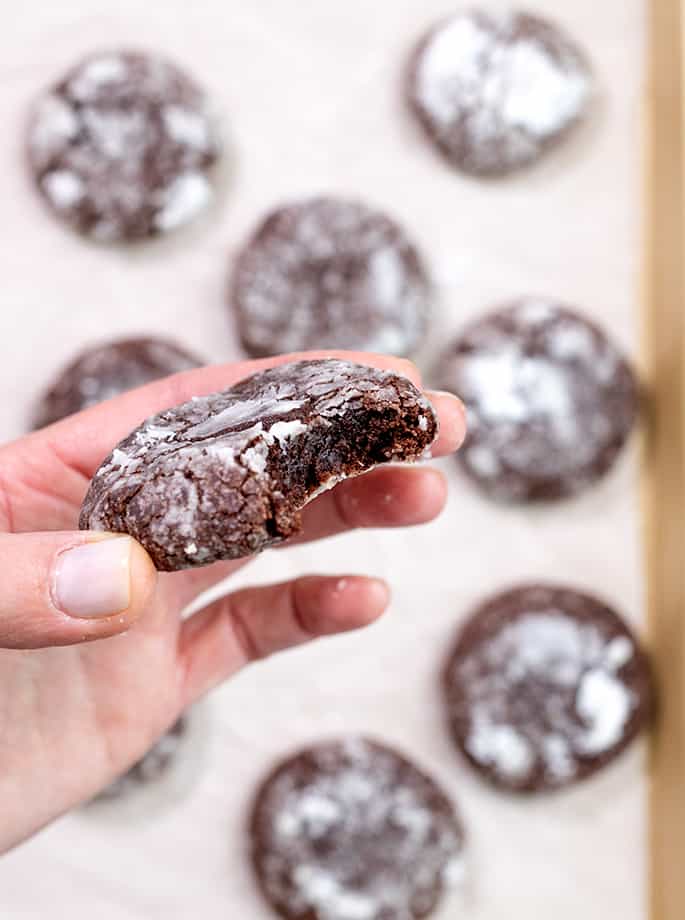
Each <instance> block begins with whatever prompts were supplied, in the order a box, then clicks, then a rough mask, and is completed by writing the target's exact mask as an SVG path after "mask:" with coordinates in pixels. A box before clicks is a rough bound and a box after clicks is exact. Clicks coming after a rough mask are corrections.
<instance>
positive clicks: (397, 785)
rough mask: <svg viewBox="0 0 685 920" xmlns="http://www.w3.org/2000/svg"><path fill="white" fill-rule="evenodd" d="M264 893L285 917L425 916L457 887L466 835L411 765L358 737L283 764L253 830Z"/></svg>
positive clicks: (268, 783)
mask: <svg viewBox="0 0 685 920" xmlns="http://www.w3.org/2000/svg"><path fill="white" fill-rule="evenodd" d="M250 833H251V846H252V862H253V866H254V869H255V872H256V875H257V880H258V882H259V885H260V888H261V889H262V892H263V894H264V896H265V897H266V899H267V900H268V902H269V903H270V904H271V906H272V907H273V908H274V909H275V910H276V912H277V913H278V914H279V915H280V916H282V917H285V918H288V920H303V918H307V920H351V918H353V917H354V918H362V917H363V918H365V920H382V918H385V917H387V918H391V917H392V918H400V917H401V918H405V920H416V918H420V917H427V916H428V915H429V914H431V913H432V912H433V910H434V909H435V908H436V907H437V906H438V904H439V902H440V901H441V899H442V895H443V892H444V890H445V889H446V888H448V887H450V886H451V885H454V884H456V883H457V882H459V881H460V880H461V876H462V871H463V857H462V850H463V844H464V832H463V828H462V826H461V823H460V821H459V818H458V817H457V814H456V812H455V809H454V806H453V805H452V803H451V801H450V800H449V798H448V797H447V796H446V795H445V793H444V792H443V791H442V790H441V789H440V787H439V786H438V785H437V784H436V783H435V782H434V781H433V780H432V779H431V778H430V777H429V776H427V775H426V774H425V773H424V772H423V771H422V770H420V769H419V768H417V767H416V766H415V765H414V764H413V763H412V762H411V761H410V760H408V759H407V758H406V757H404V756H403V755H401V754H399V753H397V752H396V751H395V750H393V749H391V748H389V747H386V746H384V745H381V744H378V743H376V742H374V741H370V740H368V739H366V738H361V737H350V738H346V739H342V740H338V741H330V742H324V743H321V744H317V745H314V746H312V747H310V748H307V749H306V750H304V751H301V752H300V753H298V754H296V755H295V756H293V757H290V758H289V759H287V760H285V761H284V762H283V763H281V764H280V765H279V766H278V767H277V768H276V769H275V770H274V771H273V773H271V775H270V776H269V777H268V778H267V779H266V780H265V781H264V783H263V784H262V786H261V787H260V789H259V792H258V794H257V797H256V801H255V804H254V809H253V812H252V818H251V823H250Z"/></svg>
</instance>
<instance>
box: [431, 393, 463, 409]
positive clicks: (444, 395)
mask: <svg viewBox="0 0 685 920" xmlns="http://www.w3.org/2000/svg"><path fill="white" fill-rule="evenodd" d="M431 396H435V397H437V398H438V399H441V398H442V399H452V400H454V402H455V403H456V404H457V405H458V406H459V408H460V409H461V411H462V412H463V413H466V406H465V405H464V403H463V402H462V401H461V399H459V397H458V396H457V394H456V393H450V391H449V390H426V398H427V399H428V401H429V402H430V400H431Z"/></svg>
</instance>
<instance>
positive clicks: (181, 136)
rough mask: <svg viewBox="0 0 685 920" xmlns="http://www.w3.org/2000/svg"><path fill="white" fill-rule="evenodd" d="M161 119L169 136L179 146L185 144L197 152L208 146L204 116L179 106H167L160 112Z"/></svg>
mask: <svg viewBox="0 0 685 920" xmlns="http://www.w3.org/2000/svg"><path fill="white" fill-rule="evenodd" d="M162 117H163V118H164V124H165V125H166V129H167V131H168V132H169V135H170V136H171V137H172V138H173V139H174V140H175V141H177V142H178V143H179V144H187V145H188V146H189V147H197V148H198V149H199V150H205V149H207V148H208V147H209V146H210V143H211V138H210V136H209V124H208V122H207V118H206V117H205V115H204V114H201V113H199V112H193V111H192V110H189V109H184V108H181V106H179V105H167V106H166V107H165V108H164V109H163V110H162Z"/></svg>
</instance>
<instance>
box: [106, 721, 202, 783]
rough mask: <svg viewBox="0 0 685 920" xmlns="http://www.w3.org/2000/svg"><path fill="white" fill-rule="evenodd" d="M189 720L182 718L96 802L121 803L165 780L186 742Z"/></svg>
mask: <svg viewBox="0 0 685 920" xmlns="http://www.w3.org/2000/svg"><path fill="white" fill-rule="evenodd" d="M187 732H188V719H187V717H186V716H181V718H180V719H178V720H177V721H176V722H175V723H174V724H173V725H172V726H171V728H170V729H169V731H168V732H166V733H165V734H164V735H162V737H161V738H160V739H159V740H158V741H157V742H156V743H155V744H154V745H153V746H152V747H151V748H150V750H149V751H148V752H147V754H145V755H144V756H143V757H141V759H140V760H139V761H138V762H137V763H135V764H134V765H133V766H132V767H131V768H130V770H127V771H126V773H124V774H123V775H122V776H120V777H118V778H117V779H115V780H114V782H112V783H110V784H109V786H106V787H105V788H104V789H103V790H102V792H100V793H99V794H98V795H97V796H96V798H95V801H105V800H108V801H109V800H111V799H118V798H121V797H122V796H124V795H127V794H128V793H129V792H132V791H133V790H134V789H137V788H140V787H141V786H146V785H147V784H148V783H156V782H159V781H160V780H161V779H163V778H164V777H165V776H166V774H167V773H168V771H169V769H170V768H171V766H172V764H173V763H174V762H175V760H176V758H177V757H178V755H179V751H180V749H181V748H182V747H183V744H184V742H185V740H186V736H187Z"/></svg>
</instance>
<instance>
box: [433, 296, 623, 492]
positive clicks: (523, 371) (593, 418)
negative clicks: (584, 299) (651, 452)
mask: <svg viewBox="0 0 685 920" xmlns="http://www.w3.org/2000/svg"><path fill="white" fill-rule="evenodd" d="M437 374H438V376H439V380H440V385H441V386H443V387H444V388H445V389H448V390H451V391H452V392H454V393H457V394H458V395H459V396H460V397H461V399H463V401H464V403H465V405H466V408H467V416H468V435H467V438H466V441H465V444H464V447H463V449H462V450H461V451H460V453H459V455H458V462H459V463H460V464H461V466H462V468H463V469H464V470H465V471H466V473H467V474H468V476H469V477H470V478H471V479H472V480H474V481H475V482H476V483H477V484H478V485H479V486H480V488H481V489H482V491H483V492H485V493H486V494H487V495H489V496H490V497H492V498H495V499H500V500H503V501H513V502H516V501H519V502H525V501H538V500H550V499H559V498H563V497H565V496H569V495H573V494H575V493H578V492H581V491H582V490H583V489H585V488H587V487H588V486H590V485H592V484H593V483H595V482H596V481H597V480H599V479H600V478H601V477H602V476H603V475H604V474H605V473H607V472H608V470H610V469H611V467H612V466H613V464H614V462H615V460H616V458H617V456H618V454H619V452H620V450H621V448H622V447H623V445H624V444H625V443H626V441H627V439H628V437H629V435H630V432H631V430H632V428H633V425H634V422H635V419H636V416H637V411H638V406H639V392H638V384H637V381H636V379H635V376H634V375H633V373H632V371H631V369H630V367H629V365H628V364H627V363H626V361H625V360H624V359H623V358H622V357H621V355H620V354H619V352H618V351H617V350H616V348H615V347H614V346H613V345H612V344H611V343H610V342H609V341H608V340H607V338H606V336H605V335H604V334H603V332H602V331H601V330H600V329H599V328H598V327H597V326H595V325H594V324H593V323H591V322H589V321H588V320H587V319H584V318H583V317H581V316H579V315H578V314H577V313H574V312H573V311H571V310H569V309H567V308H565V307H563V306H561V305H560V304H558V303H556V302H554V301H550V300H544V299H540V298H537V299H536V298H528V299H523V300H520V301H517V302H516V303H514V304H513V305H511V306H508V307H504V308H501V309H499V310H496V311H494V312H492V313H490V314H488V315H486V316H485V317H484V318H482V319H480V320H478V321H476V322H475V323H474V324H473V325H471V326H469V327H468V328H467V329H466V331H465V332H464V333H463V334H462V335H460V336H459V337H458V338H457V340H456V341H455V342H454V343H453V344H452V345H451V346H450V347H449V348H448V349H447V351H446V352H445V354H444V355H443V358H442V361H441V363H440V365H439V368H438V370H437Z"/></svg>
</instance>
